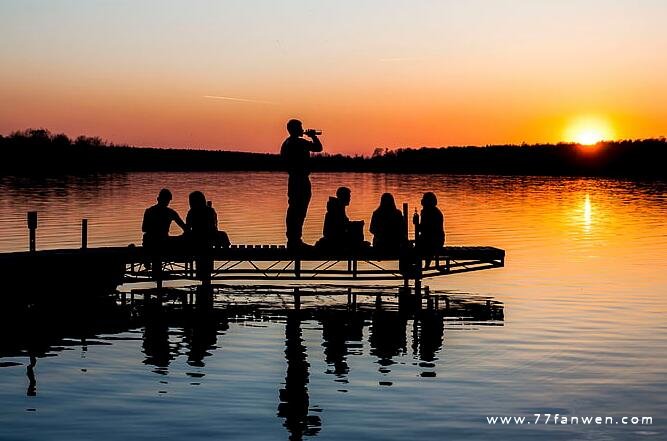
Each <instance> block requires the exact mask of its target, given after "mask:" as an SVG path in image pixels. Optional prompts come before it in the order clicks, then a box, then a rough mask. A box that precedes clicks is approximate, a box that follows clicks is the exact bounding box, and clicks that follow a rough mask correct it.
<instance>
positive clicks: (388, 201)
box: [370, 193, 408, 253]
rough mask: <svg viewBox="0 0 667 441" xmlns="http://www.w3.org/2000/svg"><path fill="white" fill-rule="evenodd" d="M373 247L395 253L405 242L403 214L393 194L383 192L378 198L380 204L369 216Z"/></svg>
mask: <svg viewBox="0 0 667 441" xmlns="http://www.w3.org/2000/svg"><path fill="white" fill-rule="evenodd" d="M370 231H371V233H372V234H373V248H376V249H377V250H379V251H381V252H386V253H397V252H398V251H399V250H400V249H401V248H403V247H404V246H405V244H406V243H407V239H408V238H407V237H406V235H405V228H404V226H403V214H402V213H401V212H400V210H399V209H398V208H396V202H394V196H392V194H391V193H384V194H383V195H382V197H381V198H380V206H379V207H378V208H377V210H375V211H374V212H373V217H372V218H371V228H370Z"/></svg>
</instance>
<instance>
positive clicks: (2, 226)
mask: <svg viewBox="0 0 667 441" xmlns="http://www.w3.org/2000/svg"><path fill="white" fill-rule="evenodd" d="M312 181H313V192H314V196H313V200H312V202H311V205H310V211H309V215H308V219H307V221H306V231H305V239H306V241H308V242H311V243H312V242H314V241H315V240H316V239H317V238H318V237H319V236H320V233H321V227H322V219H323V217H324V211H325V206H326V199H327V197H328V196H329V195H332V194H333V193H334V191H335V189H336V187H337V186H339V185H343V184H344V185H346V186H348V187H350V188H351V189H352V204H351V206H350V207H349V215H350V217H351V218H352V219H365V220H366V223H367V225H368V222H369V220H370V215H371V212H372V210H373V209H374V208H375V207H376V206H377V204H378V201H379V197H380V195H381V193H382V192H385V191H390V192H392V193H393V194H394V196H395V198H396V201H397V202H398V203H401V202H408V203H409V204H410V210H411V211H412V210H413V208H414V207H415V206H416V205H417V204H418V202H419V199H420V196H421V193H423V192H424V191H427V190H433V191H435V192H436V193H437V195H438V198H439V205H440V207H441V209H442V211H443V212H444V214H445V221H446V231H447V242H448V244H450V245H490V246H496V247H499V248H503V249H505V250H506V251H507V259H506V266H505V268H501V269H494V270H488V271H481V272H473V273H467V274H459V275H452V276H449V277H441V278H437V279H433V280H429V281H428V282H427V284H428V285H429V286H430V288H431V290H432V291H434V292H437V293H440V294H448V295H451V296H452V298H457V299H463V300H466V301H469V302H471V303H476V302H481V303H484V301H485V300H486V299H492V300H493V304H494V305H496V307H497V308H499V309H500V310H502V312H503V314H501V315H495V316H493V317H476V316H474V314H466V313H463V314H461V315H463V316H464V317H462V318H456V317H446V318H444V319H443V317H442V316H438V315H434V316H423V317H402V316H400V315H399V314H398V313H397V312H396V311H395V310H394V309H392V308H391V307H387V308H384V309H382V310H379V311H378V310H375V309H374V308H371V307H369V308H368V310H366V311H359V312H358V313H356V314H350V313H346V312H345V311H343V310H341V309H340V308H336V307H335V301H333V300H332V299H330V298H328V297H327V298H326V299H324V300H326V301H327V303H328V304H331V303H334V305H333V306H331V305H330V306H328V307H327V308H324V309H314V310H313V312H312V313H304V315H303V316H302V317H300V318H299V317H296V316H294V315H293V314H290V313H289V312H286V311H284V310H282V309H280V308H269V307H266V308H263V309H262V310H261V311H256V310H241V311H237V310H227V311H226V312H225V311H224V308H223V307H219V308H218V312H219V313H221V314H223V316H220V317H219V316H217V315H215V316H213V315H207V316H205V317H194V318H193V317H190V318H188V319H183V318H182V317H181V318H179V317H178V316H174V317H172V316H171V315H169V314H161V315H159V316H158V318H157V319H152V320H143V321H142V320H137V321H130V322H128V323H126V324H125V325H123V326H121V327H117V328H113V329H107V328H105V327H104V326H103V325H102V324H99V326H97V327H96V326H92V328H91V329H92V330H91V333H89V334H87V335H85V338H83V339H82V335H80V334H78V333H76V332H74V331H64V332H63V334H62V335H54V336H51V337H52V340H53V341H52V342H51V343H49V344H48V345H46V346H45V347H42V348H40V350H39V351H37V352H36V353H33V355H36V358H35V359H34V360H32V361H33V364H34V367H30V364H31V360H30V357H29V355H30V354H29V353H28V351H27V350H26V348H25V347H22V346H21V344H16V345H12V344H11V343H12V341H14V340H15V336H14V335H11V334H5V335H2V336H0V338H1V339H2V340H3V345H2V348H5V349H3V352H0V439H2V440H28V439H49V440H88V439H93V438H94V439H98V440H107V439H109V440H111V439H123V438H124V439H179V440H180V439H189V440H198V439H235V440H236V439H266V440H273V439H301V438H306V439H311V438H312V439H322V440H326V439H341V438H344V439H350V440H352V439H377V440H387V439H397V440H399V439H400V440H405V439H420V438H421V439H480V440H481V439H489V438H491V437H493V438H495V439H503V440H504V439H507V440H517V439H526V440H533V439H537V438H538V437H540V438H543V439H559V440H561V439H562V440H572V439H582V440H584V439H585V440H625V439H628V440H631V439H633V440H634V439H656V440H657V439H666V438H667V424H666V422H665V415H667V383H666V380H667V320H666V319H667V314H666V313H667V299H666V298H665V294H667V271H665V269H666V264H665V257H666V256H667V225H666V224H665V219H667V185H665V184H664V183H642V182H635V181H623V180H607V179H579V178H545V177H490V176H445V175H429V176H411V175H406V176H397V175H384V174H336V173H333V174H314V175H313V177H312ZM163 186H166V187H169V188H170V189H171V190H172V192H173V193H174V201H173V203H172V206H173V207H174V208H175V209H176V210H178V211H179V212H180V213H181V215H182V216H184V215H185V213H186V205H187V195H188V193H189V192H190V191H192V190H202V191H204V192H205V194H206V196H207V197H208V199H210V200H212V201H213V204H214V207H216V209H217V211H218V215H219V219H220V226H221V228H223V229H225V230H226V231H227V232H228V233H229V236H230V238H231V240H232V242H233V243H255V244H257V243H284V212H285V208H286V196H285V194H286V176H285V175H283V174H278V173H136V174H126V175H113V176H101V177H97V178H94V179H92V178H86V179H83V178H70V179H45V180H42V181H35V180H23V179H19V178H8V177H4V178H0V251H15V250H24V249H26V248H27V242H28V232H27V228H26V221H25V218H26V212H27V211H29V210H37V211H38V212H39V222H40V224H39V228H38V230H37V234H38V239H37V246H38V248H41V249H46V248H58V247H76V246H78V244H79V240H80V231H79V228H80V219H81V218H88V219H89V225H90V228H89V244H90V246H104V245H127V244H129V243H140V240H141V234H140V226H141V217H142V214H143V210H144V209H145V208H146V207H147V206H149V205H151V204H152V203H153V202H154V199H155V196H156V194H157V192H158V190H159V189H160V188H161V187H163ZM176 232H177V231H176V230H174V233H176ZM366 234H367V239H368V238H369V237H368V233H366ZM386 289H390V288H386ZM237 294H239V295H240V297H241V298H243V299H247V296H245V295H244V294H242V293H236V292H235V291H234V288H227V289H225V290H223V292H221V293H220V295H219V297H218V304H219V305H221V304H222V303H221V302H222V301H224V300H225V299H227V300H229V299H231V298H234V297H235V296H236V295H237ZM54 295H63V296H65V295H67V287H54ZM269 297H270V296H268V297H267V298H269ZM275 298H277V299H278V301H277V303H280V297H275ZM317 300H318V299H317V298H316V299H315V300H314V302H317ZM68 332H69V333H68ZM33 380H34V381H33ZM536 413H539V414H542V417H541V419H540V421H539V422H538V424H535V416H534V414H536ZM547 414H552V415H553V414H559V415H561V416H568V417H570V416H578V417H580V418H581V417H588V416H593V417H595V416H601V417H613V418H614V423H613V424H607V425H604V424H603V425H597V424H589V425H584V424H582V423H580V424H578V425H573V424H560V421H559V423H558V424H554V422H553V421H549V423H548V424H544V420H545V419H546V417H547ZM493 416H517V417H521V416H524V417H527V419H526V422H528V421H530V422H531V424H523V425H517V424H509V425H501V424H500V423H498V424H496V425H491V424H489V423H488V422H487V417H493ZM624 416H628V417H640V418H641V417H652V418H653V424H650V425H648V424H643V425H642V424H636V425H632V424H627V425H624V424H620V422H621V420H620V419H621V418H622V417H624ZM616 422H619V424H615V423H616Z"/></svg>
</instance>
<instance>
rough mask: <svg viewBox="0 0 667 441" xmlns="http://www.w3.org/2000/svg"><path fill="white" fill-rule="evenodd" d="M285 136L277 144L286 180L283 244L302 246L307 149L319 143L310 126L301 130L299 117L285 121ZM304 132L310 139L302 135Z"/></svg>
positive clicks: (315, 148) (307, 195) (316, 147)
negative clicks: (284, 235) (283, 139)
mask: <svg viewBox="0 0 667 441" xmlns="http://www.w3.org/2000/svg"><path fill="white" fill-rule="evenodd" d="M287 131H288V132H289V137H288V138H287V139H286V140H285V141H284V142H283V145H282V147H281V148H280V155H281V156H282V158H283V160H284V162H285V164H286V167H287V173H288V174H289V178H288V180H287V215H286V217H285V224H286V226H287V233H286V235H287V247H288V248H300V247H303V246H304V243H303V240H302V235H303V223H304V222H305V220H306V214H307V213H308V204H310V197H311V196H312V192H311V186H310V179H309V177H308V176H309V175H310V165H309V164H308V163H309V159H310V153H311V152H321V151H322V143H321V142H320V140H319V139H318V138H317V135H316V134H315V131H314V130H309V131H304V130H303V125H302V124H301V121H299V120H298V119H291V120H289V121H288V122H287ZM303 135H306V136H308V137H309V138H310V139H311V140H310V141H308V140H306V139H303V138H302V136H303Z"/></svg>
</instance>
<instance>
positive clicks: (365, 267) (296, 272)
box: [124, 245, 505, 283]
mask: <svg viewBox="0 0 667 441" xmlns="http://www.w3.org/2000/svg"><path fill="white" fill-rule="evenodd" d="M150 259H151V257H150V256H148V255H147V254H146V252H145V251H144V250H142V249H140V248H136V249H133V250H131V252H128V255H127V264H126V270H125V274H124V282H126V283H131V282H141V281H150V280H153V279H154V277H155V271H153V270H152V268H150V265H149V263H150V261H151V260H150ZM202 259H208V260H209V262H210V264H209V265H210V267H211V268H212V270H211V271H210V276H209V278H210V280H212V281H214V280H220V281H224V280H264V281H266V280H310V281H312V280H326V281H339V280H343V281H361V280H406V279H412V280H418V279H419V280H420V279H425V278H429V277H437V276H444V275H449V274H457V273H462V272H469V271H479V270H484V269H491V268H499V267H502V266H504V264H505V251H504V250H501V249H499V248H494V247H487V246H468V247H466V246H446V247H443V248H442V249H441V250H440V252H439V253H437V255H436V256H432V257H430V258H429V259H428V260H429V261H430V262H429V264H428V266H427V265H426V262H427V260H426V258H425V257H424V256H419V255H418V254H417V253H416V252H415V250H408V251H406V252H405V253H402V254H401V255H400V256H399V255H396V254H394V255H388V254H382V253H378V252H377V251H376V250H373V249H372V248H368V249H360V250H356V251H353V252H338V253H336V252H327V251H323V250H318V249H306V250H299V251H294V250H290V249H287V248H285V247H283V246H277V245H240V246H238V245H237V246H232V247H231V248H226V249H219V250H212V251H211V252H210V253H209V254H207V255H205V256H196V257H195V256H188V255H185V254H180V255H179V254H176V255H174V254H171V255H169V254H165V255H163V256H161V258H160V261H161V263H162V277H163V280H170V279H171V280H173V279H184V280H196V279H198V278H200V276H198V275H197V271H196V262H197V261H200V260H202Z"/></svg>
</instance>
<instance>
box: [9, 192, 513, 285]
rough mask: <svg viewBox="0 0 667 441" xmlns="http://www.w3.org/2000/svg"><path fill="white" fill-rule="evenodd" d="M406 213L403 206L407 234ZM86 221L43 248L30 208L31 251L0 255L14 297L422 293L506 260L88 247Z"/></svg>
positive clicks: (475, 250)
mask: <svg viewBox="0 0 667 441" xmlns="http://www.w3.org/2000/svg"><path fill="white" fill-rule="evenodd" d="M407 213H408V207H407V204H404V205H403V214H404V223H405V229H406V235H407V219H408V216H407ZM81 227H82V229H81V248H76V249H56V250H40V251H37V249H36V229H37V213H36V212H30V213H28V228H29V231H30V237H29V239H30V240H29V251H25V252H13V253H0V277H2V280H3V283H4V284H5V286H6V288H7V291H8V292H10V296H9V297H12V294H16V296H18V297H26V296H33V295H37V296H41V297H44V296H49V295H50V294H51V293H54V292H55V293H57V292H62V291H63V290H66V291H68V292H70V293H72V292H79V293H90V292H91V291H92V292H97V293H110V292H113V291H115V290H116V289H117V288H118V287H119V286H120V285H124V284H135V283H143V284H145V283H155V284H156V287H157V288H162V287H163V283H164V282H165V281H188V280H191V281H197V282H199V283H201V284H202V285H203V286H204V287H206V286H210V285H212V284H214V283H215V284H225V283H228V282H231V281H238V280H246V281H265V282H266V281H274V282H275V281H277V282H283V281H303V282H307V283H310V284H313V283H314V284H320V283H323V282H324V281H327V282H333V283H345V284H347V285H351V284H357V283H359V282H364V281H378V280H385V281H402V282H403V288H404V292H410V291H411V289H410V288H411V287H410V282H413V287H414V293H415V294H417V295H419V294H420V293H421V284H422V280H424V279H428V278H432V277H440V276H446V275H452V274H458V273H463V272H470V271H481V270H486V269H493V268H500V267H503V266H504V265H505V251H504V250H502V249H499V248H495V247H490V246H444V247H442V248H441V249H440V250H438V251H437V252H436V253H431V255H429V256H425V255H421V254H419V252H418V250H416V249H415V248H414V245H412V246H411V247H409V248H407V249H405V250H402V251H401V252H399V253H394V254H387V253H382V252H380V251H378V250H376V249H373V248H372V247H361V248H359V249H355V250H347V251H327V250H322V249H319V248H315V247H308V248H302V249H297V250H294V249H290V248H286V247H285V246H284V245H266V244H262V245H232V246H231V247H229V248H212V249H205V250H198V251H196V252H195V251H194V250H193V249H192V248H189V247H188V246H187V245H184V244H181V245H179V246H177V247H175V248H173V249H169V250H168V251H166V252H165V251H161V252H160V253H159V254H156V251H155V250H146V249H144V248H143V247H140V246H134V245H129V246H126V247H101V248H89V247H88V221H87V219H83V220H82V223H81ZM21 292H24V293H25V294H24V295H20V294H21ZM35 293H37V294H35ZM16 296H15V297H16ZM6 297H8V296H5V298H6Z"/></svg>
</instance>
